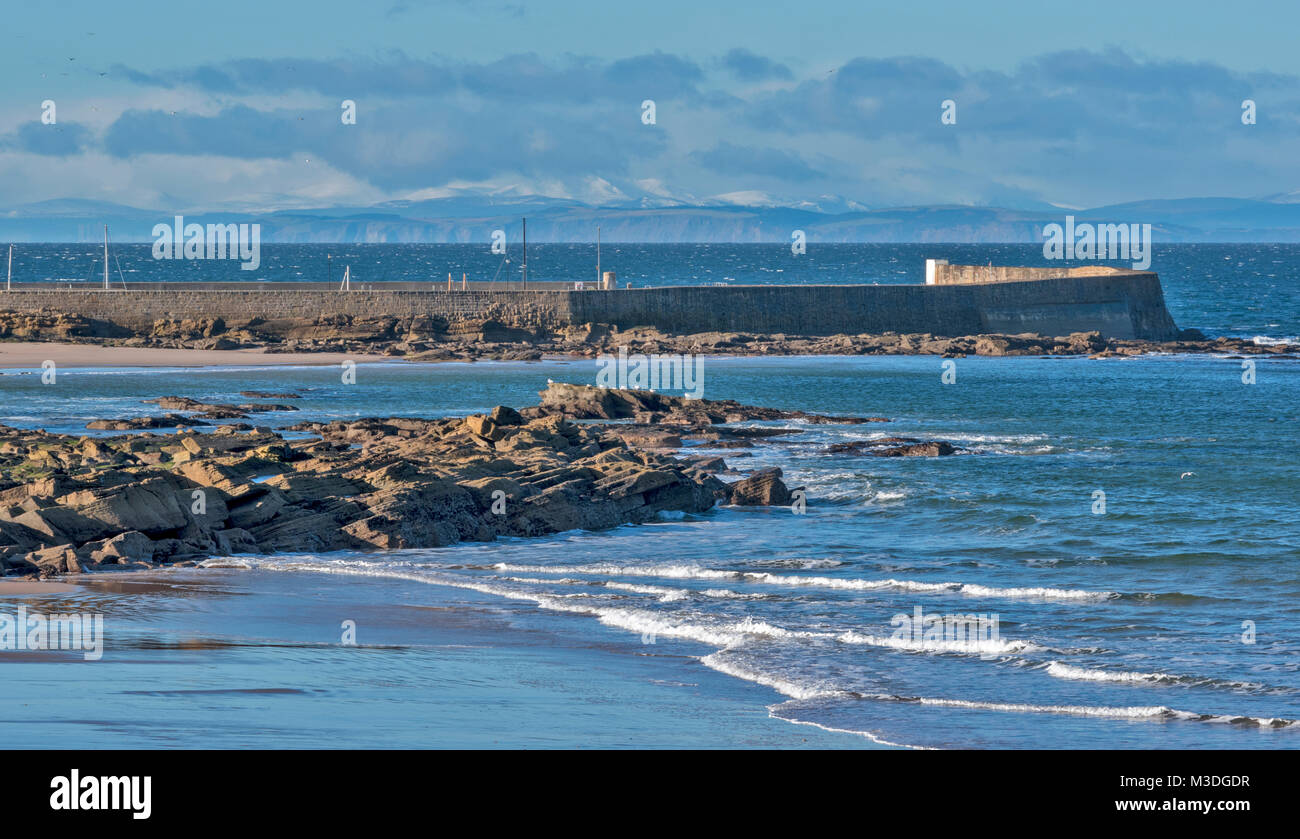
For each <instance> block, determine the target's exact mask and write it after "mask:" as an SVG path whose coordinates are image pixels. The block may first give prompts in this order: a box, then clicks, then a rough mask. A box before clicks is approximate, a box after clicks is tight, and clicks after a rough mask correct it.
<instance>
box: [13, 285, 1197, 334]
mask: <svg viewBox="0 0 1300 839" xmlns="http://www.w3.org/2000/svg"><path fill="white" fill-rule="evenodd" d="M40 308H50V309H54V310H58V311H63V312H70V313H76V314H80V315H83V316H86V317H92V318H98V319H102V320H109V321H112V322H114V323H118V324H121V325H123V326H126V327H128V328H133V329H139V328H142V327H148V326H149V325H150V324H152V322H153V321H155V320H157V319H160V318H200V317H214V316H221V317H223V318H225V319H226V320H227V321H237V320H241V319H247V318H252V317H260V318H263V319H266V320H279V319H285V318H305V319H313V320H314V319H315V318H317V317H321V316H332V315H340V314H343V315H352V316H361V317H382V316H394V317H411V316H417V315H430V316H434V317H442V318H445V319H446V320H448V321H449V322H452V323H454V322H456V321H463V320H484V319H492V320H498V321H501V322H502V323H505V324H507V325H510V326H520V327H538V326H540V327H545V328H548V329H556V328H563V327H565V326H568V325H571V324H582V323H589V322H594V323H609V324H614V325H617V326H618V327H619V328H623V329H626V328H630V327H633V326H654V327H657V328H659V329H660V330H662V331H664V332H674V333H693V332H711V331H721V332H759V333H769V334H770V333H786V334H790V335H833V334H837V333H847V334H863V333H883V332H899V333H902V332H929V333H932V334H935V335H943V336H959V335H975V334H980V333H988V332H1002V333H1009V334H1014V333H1021V332H1037V333H1039V334H1043V335H1050V336H1057V335H1067V334H1069V333H1071V332H1080V331H1090V330H1094V329H1096V330H1099V331H1100V332H1102V334H1103V335H1106V336H1107V337H1112V338H1145V339H1150V340H1168V339H1171V338H1173V337H1174V336H1175V334H1176V331H1177V330H1176V327H1175V326H1174V322H1173V319H1172V318H1171V317H1170V315H1169V312H1168V311H1167V310H1166V308H1165V302H1164V294H1163V292H1162V290H1161V288H1160V280H1159V278H1158V277H1157V276H1156V275H1155V274H1154V273H1149V272H1132V271H1130V272H1118V273H1113V274H1106V275H1102V276H1095V275H1094V276H1058V277H1056V278H1052V279H1035V280H1029V281H1022V282H995V283H970V284H954V285H928V286H927V285H869V286H867V285H842V286H839V285H820V286H732V287H719V286H674V287H665V288H642V289H637V288H633V289H618V290H614V291H497V292H491V291H451V292H446V291H352V292H337V291H318V290H311V291H307V290H299V289H292V288H283V289H275V290H249V291H200V290H192V291H191V290H177V289H175V288H172V289H168V290H165V291H139V290H134V289H133V290H131V291H120V290H119V291H95V290H89V289H85V290H45V291H34V290H23V291H13V292H10V293H7V294H6V293H3V292H0V310H4V309H17V310H27V311H30V310H34V309H40Z"/></svg>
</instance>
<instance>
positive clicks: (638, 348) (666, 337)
mask: <svg viewBox="0 0 1300 839" xmlns="http://www.w3.org/2000/svg"><path fill="white" fill-rule="evenodd" d="M0 341H59V342H70V343H90V344H100V345H104V346H121V347H157V348H166V349H199V350H235V349H254V350H261V351H263V352H267V353H317V352H334V353H338V352H344V353H357V354H377V355H383V356H389V357H393V358H403V359H409V360H412V361H473V360H479V359H483V360H489V359H491V360H502V361H530V360H539V359H542V358H545V357H555V356H560V357H577V358H583V357H595V356H597V355H599V354H601V353H614V352H616V351H617V350H618V348H620V347H623V348H626V349H627V350H628V351H629V352H634V353H645V354H654V353H660V354H663V353H680V354H705V355H751V356H781V355H937V356H943V357H947V358H959V357H963V356H971V355H983V356H1018V355H1024V356H1043V355H1076V356H1077V355H1086V356H1090V357H1093V358H1109V357H1125V356H1136V355H1145V354H1148V353H1208V354H1226V355H1243V356H1245V355H1249V356H1270V357H1278V358H1297V357H1300V346H1297V345H1289V344H1272V345H1270V344H1256V343H1254V342H1253V341H1249V340H1246V339H1242V338H1225V337H1219V338H1208V337H1206V336H1205V335H1204V334H1202V333H1201V332H1199V331H1198V330H1195V329H1184V330H1182V331H1181V333H1180V334H1179V337H1178V339H1177V340H1174V341H1142V340H1120V339H1107V338H1104V337H1102V336H1101V335H1100V334H1099V333H1097V332H1076V333H1074V334H1071V335H1066V336H1059V337H1044V336H1040V335H1035V334H1031V333H1026V334H1022V335H1000V334H989V335H968V336H958V337H945V336H936V335H931V334H928V333H919V334H893V333H887V334H883V335H867V334H863V335H831V336H799V335H784V334H775V335H765V334H753V333H742V332H706V333H699V334H694V335H672V334H666V333H663V332H660V331H659V330H657V329H654V328H650V327H636V328H632V329H624V330H618V329H616V328H615V327H613V326H610V325H609V324H599V323H588V324H584V325H582V326H576V327H571V328H568V329H565V330H562V331H551V330H547V329H544V328H541V327H532V328H520V327H516V326H510V325H508V324H504V323H501V322H499V321H493V320H465V321H457V322H450V323H449V322H447V321H446V320H443V319H441V318H436V317H428V316H421V317H413V318H396V317H381V318H362V317H352V316H348V315H323V316H320V317H316V318H296V319H291V320H277V321H266V320H263V319H261V318H251V319H248V320H246V321H241V322H234V321H226V320H224V319H222V318H200V319H193V320H188V319H187V320H173V319H159V320H156V321H154V322H153V323H152V324H151V325H150V326H149V328H148V329H138V328H137V329H132V328H128V327H125V326H122V325H120V324H116V323H112V322H110V321H105V320H96V319H93V318H87V317H84V316H81V315H75V314H69V313H66V312H59V311H56V310H49V309H47V310H41V311H38V312H18V311H4V310H0Z"/></svg>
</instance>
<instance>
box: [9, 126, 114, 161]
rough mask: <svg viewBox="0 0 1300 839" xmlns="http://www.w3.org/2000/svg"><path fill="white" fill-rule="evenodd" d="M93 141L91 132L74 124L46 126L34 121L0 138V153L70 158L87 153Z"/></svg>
mask: <svg viewBox="0 0 1300 839" xmlns="http://www.w3.org/2000/svg"><path fill="white" fill-rule="evenodd" d="M92 140H93V137H92V135H91V132H90V130H89V129H88V128H86V127H85V126H84V125H80V124H78V123H75V122H58V123H54V124H53V125H46V124H45V123H42V122H38V121H32V122H25V123H23V124H22V125H20V126H18V128H17V129H16V130H15V131H14V132H13V133H12V134H8V135H5V136H3V137H0V149H4V150H12V151H18V152H27V153H29V154H40V155H46V156H49V157H68V156H70V155H75V154H80V153H81V152H83V151H85V150H86V148H87V147H89V146H90V145H91V142H92Z"/></svg>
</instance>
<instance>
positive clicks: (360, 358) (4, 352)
mask: <svg viewBox="0 0 1300 839" xmlns="http://www.w3.org/2000/svg"><path fill="white" fill-rule="evenodd" d="M348 359H351V360H352V361H355V362H357V363H358V364H366V363H374V362H378V361H397V360H400V359H394V358H392V357H390V356H386V355H366V354H357V353H339V352H320V353H315V352H312V353H268V352H263V351H261V350H258V349H250V350H174V349H163V348H158V347H102V346H98V345H96V344H57V343H48V342H43V341H42V342H30V343H28V342H15V343H0V368H5V369H15V368H18V369H22V368H30V369H34V370H39V369H40V367H41V362H43V361H46V360H49V361H53V362H54V363H55V364H56V365H58V366H59V367H265V366H270V365H299V364H319V365H332V364H341V363H342V362H344V361H346V360H348Z"/></svg>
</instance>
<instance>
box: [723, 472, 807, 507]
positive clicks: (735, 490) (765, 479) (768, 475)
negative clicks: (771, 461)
mask: <svg viewBox="0 0 1300 839" xmlns="http://www.w3.org/2000/svg"><path fill="white" fill-rule="evenodd" d="M781 476H782V472H781V469H780V468H779V467H776V466H773V467H771V468H768V469H760V470H759V471H757V472H755V473H754V474H753V475H751V476H749V477H748V478H745V479H744V480H742V481H736V482H735V483H734V484H732V485H731V487H730V494H731V503H732V504H735V505H737V506H740V507H787V506H789V505H790V504H791V502H792V501H793V500H794V496H793V495H792V494H791V492H790V490H789V489H788V488H787V487H786V485H785V482H784V481H782V480H781Z"/></svg>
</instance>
